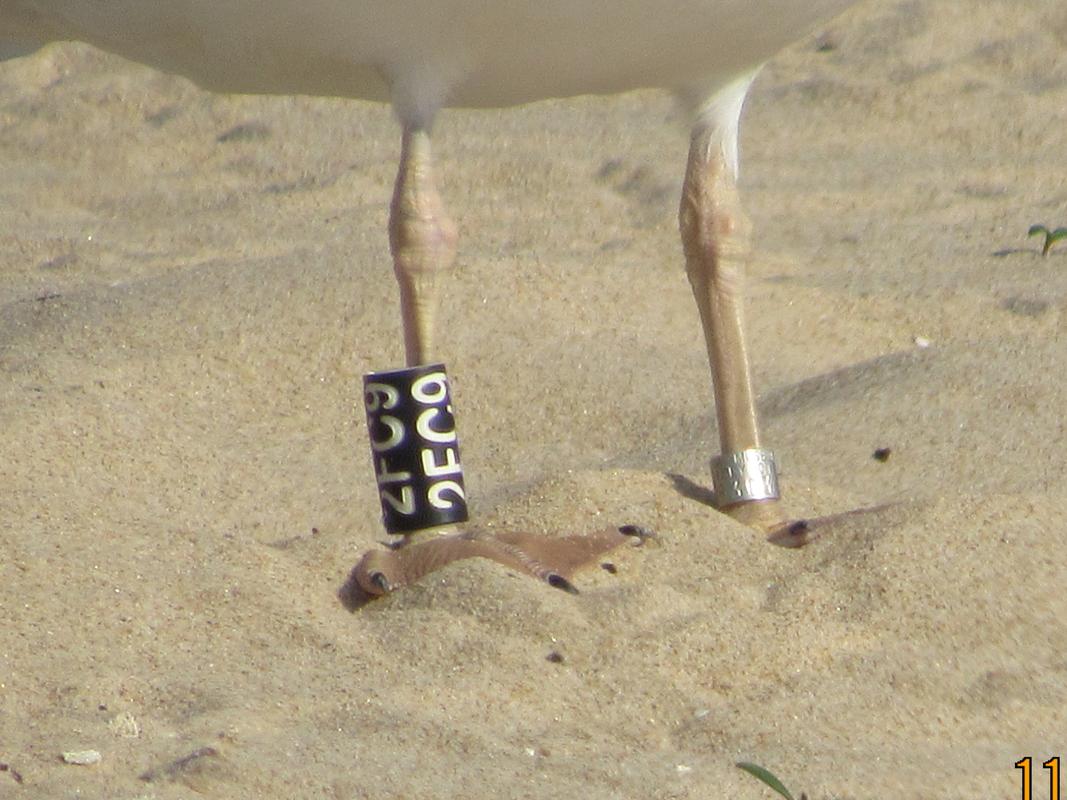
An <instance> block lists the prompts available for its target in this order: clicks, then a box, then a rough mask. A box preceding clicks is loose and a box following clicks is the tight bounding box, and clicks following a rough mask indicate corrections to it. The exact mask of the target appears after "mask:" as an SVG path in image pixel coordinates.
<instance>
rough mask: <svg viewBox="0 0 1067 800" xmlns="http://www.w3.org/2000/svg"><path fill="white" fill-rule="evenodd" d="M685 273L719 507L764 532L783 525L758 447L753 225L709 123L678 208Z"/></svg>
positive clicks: (766, 454) (766, 459)
mask: <svg viewBox="0 0 1067 800" xmlns="http://www.w3.org/2000/svg"><path fill="white" fill-rule="evenodd" d="M679 227H680V228H681V234H682V246H683V248H684V249H685V260H686V272H687V274H688V276H689V283H690V285H691V286H692V288H693V295H694V297H695V298H696V302H697V307H698V308H699V309H700V322H701V324H702V326H703V328H704V337H705V339H706V340H707V346H708V360H709V361H710V362H711V375H712V384H713V387H714V393H715V409H716V414H717V416H718V422H719V441H720V445H721V448H722V455H721V456H720V457H719V458H717V459H713V460H712V475H713V483H714V490H715V495H716V501H715V502H716V505H717V506H718V507H719V509H720V510H722V511H725V512H726V513H728V514H729V515H730V516H732V517H734V518H735V519H737V520H739V521H741V522H743V523H745V524H747V525H750V526H752V527H754V528H759V529H762V530H771V529H774V528H777V527H779V526H780V525H781V524H782V523H783V522H784V517H783V515H782V511H781V508H780V503H779V501H778V491H777V475H776V471H775V465H774V460H773V456H772V455H771V453H770V451H769V450H764V449H763V448H761V446H760V437H759V429H758V425H757V421H756V404H755V397H754V395H753V391H752V376H751V371H750V368H749V360H748V352H747V350H746V347H745V334H744V319H743V314H742V308H741V299H742V298H741V295H742V288H743V279H744V267H745V263H746V261H747V258H748V251H749V232H750V228H751V224H750V223H749V221H748V218H747V217H746V216H745V214H744V212H743V211H742V210H741V205H740V201H739V200H738V195H737V184H736V176H735V174H734V169H733V168H732V166H731V165H730V164H729V163H728V160H727V157H726V153H725V149H724V147H723V138H722V135H721V132H720V131H719V130H718V128H717V127H716V126H714V125H711V124H698V125H697V126H696V127H695V128H694V130H693V134H692V141H691V143H690V149H689V162H688V165H687V167H686V173H685V183H684V184H683V187H682V202H681V208H680V211H679Z"/></svg>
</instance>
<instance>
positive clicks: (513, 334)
mask: <svg viewBox="0 0 1067 800" xmlns="http://www.w3.org/2000/svg"><path fill="white" fill-rule="evenodd" d="M821 33H822V38H821V39H818V38H809V39H807V40H805V41H803V42H801V43H799V44H798V45H797V46H796V47H794V48H793V49H792V50H790V51H789V52H787V53H785V54H783V55H782V56H781V57H780V58H779V59H777V60H776V61H775V62H773V63H772V64H771V65H770V66H769V67H768V68H767V70H766V71H765V72H764V74H763V76H762V77H761V79H760V80H759V81H758V83H757V85H756V87H755V89H754V92H753V94H752V96H751V99H750V103H749V106H748V110H747V114H746V117H745V122H744V127H743V142H742V147H743V190H744V197H745V200H746V204H747V207H748V210H749V212H750V214H751V216H752V218H753V220H754V222H755V225H756V231H757V233H756V239H755V258H754V260H753V263H752V266H751V281H750V285H749V296H750V299H751V303H750V306H749V327H750V333H751V337H752V350H753V357H754V359H755V372H756V380H757V384H758V388H759V393H760V410H761V413H762V418H763V420H764V423H765V428H766V439H767V441H768V442H769V443H770V444H771V445H772V446H774V447H775V448H776V450H777V451H778V453H779V455H780V458H781V460H782V462H783V464H784V467H785V471H784V488H785V491H786V492H787V496H788V499H789V501H790V503H791V506H792V508H793V509H794V511H795V512H796V514H798V515H800V516H807V515H816V514H826V513H833V512H838V511H845V510H849V509H854V508H858V507H864V506H869V505H874V504H881V503H891V504H893V505H892V506H891V507H890V508H889V509H887V510H885V511H882V512H879V513H875V514H869V515H864V516H858V517H854V518H852V519H850V520H849V522H848V523H847V524H844V525H841V526H839V527H838V528H837V529H836V530H834V532H833V533H832V534H830V535H828V536H827V537H825V538H824V539H822V540H820V541H819V542H817V543H816V544H814V545H813V546H810V547H808V548H806V549H803V550H800V551H792V550H783V549H780V548H775V547H772V546H769V545H766V544H764V543H762V542H760V541H759V540H758V539H757V537H755V536H754V535H752V534H751V533H750V532H749V531H747V529H744V528H742V527H741V526H739V525H738V524H736V523H734V522H732V521H731V520H729V519H727V518H725V517H723V516H721V515H719V514H717V513H716V512H714V511H713V510H712V509H711V508H709V507H708V506H707V505H706V504H705V503H704V502H702V494H701V490H700V487H702V486H704V485H706V483H707V459H708V457H709V456H710V455H711V454H712V453H713V452H714V451H715V449H716V446H717V445H716V441H717V437H716V435H715V430H714V421H713V417H712V414H711V413H710V389H709V379H708V374H707V367H706V363H705V356H704V348H703V343H702V340H701V334H700V330H699V326H698V323H697V318H696V312H695V307H694V306H693V303H692V299H691V296H690V293H689V288H688V285H687V282H686V278H685V274H684V270H683V269H682V261H681V255H680V248H679V245H678V243H677V232H676V223H675V214H676V202H677V201H676V197H677V192H678V187H679V184H680V178H681V174H682V169H683V166H684V151H685V148H686V145H687V136H686V132H685V124H684V119H683V118H682V117H681V116H680V114H679V113H678V112H677V111H676V110H675V109H674V107H673V104H672V101H671V100H670V98H668V97H665V96H663V95H661V94H657V93H637V94H633V95H628V96H624V97H617V98H608V99H596V98H592V99H591V98H580V99H576V100H570V101H566V102H551V103H542V104H537V105H533V106H529V107H526V108H521V109H516V110H510V111H500V112H476V113H475V112H449V113H447V114H445V115H444V116H443V118H442V119H441V120H440V122H439V125H438V129H437V153H438V158H439V177H440V180H441V184H442V191H443V194H444V195H445V197H446V199H447V201H448V203H449V204H450V207H451V209H452V212H453V214H454V216H455V217H456V219H457V221H458V223H459V226H460V229H461V232H462V244H461V256H460V261H459V265H458V268H457V270H456V272H455V275H454V279H453V281H452V283H451V286H450V287H449V290H448V296H447V300H446V307H445V310H444V312H443V315H444V319H443V320H442V334H441V340H440V347H439V353H440V356H441V357H442V358H443V359H444V360H445V361H446V362H447V363H448V366H449V370H450V372H451V373H452V375H453V376H454V381H455V395H456V403H457V414H458V415H459V424H460V433H461V437H462V445H463V456H464V459H463V460H464V464H465V467H466V470H467V476H468V477H467V482H468V490H469V492H470V494H471V496H472V511H473V513H474V514H475V517H476V519H477V520H478V522H479V523H480V524H482V525H486V526H488V525H494V526H499V527H514V528H524V529H528V530H533V531H542V532H547V533H561V534H562V533H575V532H583V531H590V530H595V529H598V528H601V527H603V526H604V525H606V524H617V523H622V522H634V523H639V524H642V525H646V526H648V527H650V528H653V529H654V530H656V531H657V532H658V533H659V538H660V544H659V546H658V547H647V548H643V549H639V550H633V551H630V552H624V553H622V554H620V555H619V556H618V557H617V558H615V563H616V564H617V567H618V570H617V574H614V575H613V574H609V573H608V572H607V571H604V570H599V569H593V570H591V571H589V572H587V573H584V574H581V575H580V576H579V578H578V580H577V583H578V585H579V586H580V588H581V589H582V590H583V591H582V594H580V595H578V596H571V595H568V594H565V593H564V592H559V591H556V590H553V589H551V588H549V587H547V586H545V585H543V584H539V583H537V582H535V581H533V580H531V579H529V578H526V577H521V576H518V575H515V574H511V573H509V572H508V571H507V570H504V569H502V568H500V567H498V566H497V565H494V564H491V563H489V562H480V561H474V562H464V563H459V564H454V565H452V566H450V567H449V568H447V569H445V570H444V571H442V572H440V573H437V574H435V575H434V576H433V577H432V578H431V579H429V580H427V581H426V582H425V583H424V584H422V585H419V586H417V587H415V588H412V589H409V590H406V591H403V592H399V593H397V594H394V595H392V596H391V597H389V598H387V599H385V600H382V601H377V602H374V603H370V604H368V605H365V606H363V607H361V608H359V609H357V610H355V611H352V610H349V609H347V608H346V607H345V606H344V605H343V604H342V603H341V601H340V600H339V597H338V592H339V590H340V589H341V587H342V586H343V584H344V583H345V580H346V577H347V576H348V573H349V571H350V570H351V568H352V567H353V565H354V564H355V562H356V560H357V558H358V556H359V554H360V553H361V552H363V551H364V550H366V549H368V548H370V547H373V546H376V544H377V542H379V541H380V540H382V539H383V538H384V535H383V531H382V529H381V526H380V523H379V519H378V516H379V511H378V508H377V500H376V492H375V488H374V484H373V478H372V472H371V465H370V457H369V452H368V447H367V443H366V428H365V422H364V418H363V411H362V408H361V389H360V386H361V380H362V375H363V373H365V372H367V371H370V370H374V369H385V368H391V367H397V366H400V365H401V361H402V354H401V348H400V336H399V317H398V313H397V310H396V299H395V294H396V291H395V286H394V282H393V277H392V271H391V269H390V264H389V260H388V251H387V242H386V235H385V220H386V212H387V204H388V199H389V194H390V187H391V182H392V177H393V173H394V169H395V159H396V156H397V152H398V144H399V143H398V134H397V130H396V127H395V125H394V123H393V121H392V120H391V118H390V114H389V111H388V110H387V109H385V108H383V107H381V106H375V105H370V104H362V103H355V102H342V101H336V100H316V99H307V98H245V97H221V96H214V95H210V94H207V93H204V92H201V91H200V90H198V89H196V88H195V87H193V86H192V85H190V84H189V83H187V82H185V81H184V80H182V79H179V78H174V77H169V76H163V75H160V74H158V73H154V72H152V71H149V70H147V69H144V68H141V67H138V66H134V65H131V64H128V63H126V62H123V61H120V60H118V59H116V58H114V57H111V56H107V55H104V54H102V53H100V52H98V51H95V50H92V49H90V48H87V47H83V46H75V45H64V46H51V47H49V48H46V49H45V50H43V51H40V52H38V53H36V54H35V55H33V56H31V57H28V58H24V59H17V60H12V61H8V62H5V63H3V64H0V176H2V182H0V417H2V420H3V422H2V425H3V431H4V436H3V438H2V442H0V481H2V482H0V609H2V618H0V763H2V764H7V765H8V767H9V768H8V770H7V771H0V796H2V797H5V798H7V797H11V798H68V797H74V796H78V797H91V798H114V799H117V800H133V798H159V800H163V799H164V798H168V799H169V798H186V797H195V796H207V797H219V798H229V797H233V798H238V797H264V798H305V797H306V798H312V797H314V798H319V797H322V798H345V799H348V798H405V800H412V799H416V798H446V797H507V798H559V797H589V798H625V799H629V798H634V799H635V800H637V799H640V800H643V799H644V798H694V799H697V798H699V799H700V800H704V799H705V798H719V797H731V798H742V799H744V798H766V797H770V793H769V791H768V790H767V789H765V788H763V787H762V786H760V785H759V784H758V783H757V782H756V781H755V780H753V779H752V778H751V777H749V776H747V775H745V774H743V773H741V772H740V771H739V770H737V769H736V768H735V767H734V766H733V764H734V762H735V761H737V760H739V759H744V760H750V761H756V762H759V763H761V764H764V765H766V766H767V767H769V768H771V769H772V770H774V771H775V772H777V773H778V774H779V775H780V776H781V777H782V778H783V779H784V780H785V781H786V783H787V785H789V786H790V787H791V788H793V790H794V792H797V793H799V791H801V790H804V791H807V792H808V793H809V796H810V797H812V798H813V799H815V798H818V799H821V798H830V797H836V798H866V797H871V798H873V797H894V798H978V797H981V798H1015V797H1018V796H1019V787H1020V778H1019V772H1018V771H1017V770H1016V769H1014V768H1013V764H1014V762H1015V761H1016V760H1017V759H1019V758H1021V757H1023V756H1027V755H1029V756H1033V757H1034V758H1035V759H1036V760H1037V761H1038V762H1040V761H1043V760H1044V759H1047V758H1049V757H1052V756H1060V757H1067V647H1065V645H1067V625H1065V620H1067V592H1065V591H1064V586H1065V584H1067V581H1065V576H1067V547H1065V546H1067V525H1065V523H1064V518H1065V517H1067V487H1065V484H1064V472H1065V467H1067V454H1065V450H1064V444H1065V438H1064V409H1065V408H1067V347H1065V345H1064V336H1065V333H1067V246H1063V247H1060V248H1059V250H1058V251H1057V250H1053V252H1052V254H1051V256H1050V257H1048V258H1046V259H1042V258H1040V256H1039V255H1038V253H1037V249H1038V244H1037V242H1036V240H1027V238H1026V231H1027V228H1028V227H1029V226H1030V225H1031V224H1033V223H1038V222H1043V223H1046V224H1048V225H1067V167H1065V162H1064V159H1063V154H1064V152H1065V149H1067V55H1065V50H1067V10H1065V8H1064V5H1063V3H1062V0H1011V2H1009V1H1008V0H906V1H905V0H870V1H869V2H865V3H863V4H861V5H860V6H858V7H857V8H855V9H854V10H853V11H852V12H851V13H849V14H848V15H846V16H845V17H843V18H842V19H840V20H839V21H837V22H835V23H833V24H832V25H830V26H829V27H828V28H827V29H826V30H825V31H823V32H821ZM820 43H822V44H825V45H828V46H827V47H820V46H819V44H820ZM917 337H918V338H919V339H920V340H922V339H925V340H926V341H928V342H929V346H928V347H925V348H924V347H919V346H917V345H916V340H917ZM879 447H888V448H891V454H890V457H889V459H888V460H887V461H885V462H880V461H877V460H875V459H874V458H872V452H873V451H874V450H875V448H879ZM553 652H556V653H558V654H560V655H561V656H562V657H563V658H562V661H559V660H558V659H557V660H555V661H552V660H548V658H547V656H549V654H551V653H553ZM80 750H96V751H98V752H99V753H100V754H101V761H100V763H98V764H96V765H93V766H77V765H70V764H65V763H63V762H62V760H61V754H62V753H64V752H69V751H80ZM197 753H199V756H198V757H195V758H186V757H188V756H190V754H197ZM183 759H184V760H183ZM16 777H19V778H21V783H20V782H18V781H17V780H16ZM1035 787H1036V789H1035V796H1036V797H1038V798H1045V797H1048V788H1049V787H1048V772H1045V771H1042V770H1041V769H1040V768H1038V769H1037V774H1036V775H1035Z"/></svg>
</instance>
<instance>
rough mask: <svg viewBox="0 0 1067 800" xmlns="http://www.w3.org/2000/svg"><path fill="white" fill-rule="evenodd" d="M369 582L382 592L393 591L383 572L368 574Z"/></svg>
mask: <svg viewBox="0 0 1067 800" xmlns="http://www.w3.org/2000/svg"><path fill="white" fill-rule="evenodd" d="M370 582H371V583H373V584H374V585H375V586H377V587H378V588H379V589H381V590H382V594H389V592H391V591H393V584H391V583H389V579H388V578H387V577H385V573H383V572H374V573H372V574H371V576H370Z"/></svg>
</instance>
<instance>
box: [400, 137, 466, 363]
mask: <svg viewBox="0 0 1067 800" xmlns="http://www.w3.org/2000/svg"><path fill="white" fill-rule="evenodd" d="M456 238H457V235H456V225H455V223H454V222H452V220H451V218H449V216H448V214H447V213H446V212H445V207H444V203H443V202H442V200H441V195H440V194H438V192H437V185H436V184H435V183H434V179H433V158H432V153H431V149H430V132H429V130H428V129H427V128H424V127H418V126H410V125H405V126H404V134H403V141H402V144H401V150H400V170H399V172H398V173H397V176H396V186H395V188H394V190H393V202H392V205H391V206H390V214H389V247H390V250H391V251H392V254H393V270H394V272H395V273H396V280H397V283H398V284H399V285H400V310H401V314H402V315H403V323H404V352H405V358H406V359H407V364H408V366H412V367H413V366H417V365H419V364H426V363H428V362H429V361H430V360H431V359H432V355H431V350H432V348H433V327H434V322H435V318H436V316H437V308H438V305H439V297H440V288H441V287H440V284H441V278H442V275H444V274H446V273H447V272H448V271H449V269H450V268H451V267H452V265H453V263H454V262H455V259H456Z"/></svg>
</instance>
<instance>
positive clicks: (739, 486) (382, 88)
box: [0, 0, 855, 543]
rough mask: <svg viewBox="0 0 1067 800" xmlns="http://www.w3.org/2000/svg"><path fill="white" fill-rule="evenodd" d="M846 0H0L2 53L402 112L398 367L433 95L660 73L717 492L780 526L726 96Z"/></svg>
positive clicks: (426, 186) (516, 96)
mask: <svg viewBox="0 0 1067 800" xmlns="http://www.w3.org/2000/svg"><path fill="white" fill-rule="evenodd" d="M854 1H855V0H670V1H669V2H658V1H657V0H610V1H609V0H489V1H488V2H486V0H108V2H106V3H103V2H100V0H3V3H2V5H0V55H3V54H8V55H10V54H13V53H18V52H27V51H29V50H32V49H33V48H34V47H36V46H39V45H42V44H45V43H47V42H50V41H61V40H77V41H82V42H86V43H88V44H91V45H94V46H96V47H99V48H101V49H103V50H106V51H110V52H112V53H115V54H118V55H120V56H123V57H125V58H128V59H131V60H133V61H137V62H140V63H142V64H146V65H148V66H151V67H155V68H157V69H160V70H163V71H166V72H171V73H177V74H180V75H183V76H185V77H187V78H189V79H191V80H192V81H194V82H195V83H197V84H198V85H200V86H201V87H203V88H205V89H208V90H211V91H217V92H225V93H252V94H306V95H315V96H330V97H347V98H359V99H366V100H376V101H382V102H389V103H391V104H392V107H393V110H394V112H395V115H396V118H397V120H398V121H399V123H400V128H401V145H400V163H399V169H398V172H397V178H396V184H395V188H394V191H393V196H392V202H391V206H390V217H389V225H388V235H389V244H390V250H391V253H392V258H393V270H394V273H395V275H396V279H397V283H398V286H399V294H400V312H401V318H402V322H403V336H404V351H405V358H406V363H407V365H408V366H409V367H416V366H418V365H425V364H429V363H431V362H432V360H433V357H434V342H435V340H434V333H435V330H434V328H435V325H434V321H435V314H436V310H437V308H438V306H439V302H440V294H441V289H442V286H443V284H444V283H445V282H446V280H447V276H448V274H449V271H450V269H451V267H452V265H453V263H454V261H455V257H456V249H457V232H456V226H455V224H454V223H453V221H452V220H451V219H450V218H449V216H448V212H447V209H446V208H445V204H444V202H443V201H442V199H441V196H440V194H439V193H438V190H437V187H436V184H435V180H434V164H433V153H432V148H431V131H432V128H433V123H434V119H435V117H436V116H437V114H438V112H439V111H440V110H441V109H443V108H447V107H462V108H488V107H507V106H515V105H521V104H525V103H530V102H534V101H537V100H541V99H546V98H559V97H570V96H576V95H583V94H613V93H618V92H625V91H630V90H634V89H645V88H661V89H666V90H669V91H672V92H674V93H675V94H676V95H677V97H678V98H679V99H680V101H681V103H682V104H683V105H684V107H685V108H686V109H687V112H688V114H689V116H690V118H691V120H692V128H691V134H690V148H689V156H688V163H687V165H686V169H685V179H684V183H683V187H682V197H681V203H680V210H679V226H680V231H681V239H682V251H683V253H684V257H685V268H686V273H687V275H688V278H689V282H690V284H691V286H692V289H693V295H694V297H695V299H696V304H697V309H698V311H699V314H700V320H701V324H702V327H703V330H704V334H705V338H706V342H707V350H708V360H709V363H710V366H711V374H712V390H713V395H714V402H715V408H716V415H717V419H718V432H719V439H720V449H721V452H720V454H719V455H718V456H716V457H715V458H713V459H712V461H711V465H712V491H713V493H714V497H715V505H716V507H717V508H718V509H719V510H720V511H722V512H725V513H726V514H728V515H730V516H731V517H733V518H734V519H737V520H738V521H740V522H742V523H744V524H746V525H748V526H750V527H752V528H755V529H757V530H759V531H761V532H763V533H764V534H767V535H768V538H770V539H771V540H772V541H776V542H778V543H801V542H802V540H803V539H804V538H805V537H806V536H807V535H808V533H809V529H810V526H809V525H807V524H806V523H805V522H804V521H799V522H792V523H790V522H789V521H788V518H787V517H786V515H785V513H784V511H783V510H782V505H781V500H780V494H779V489H778V481H777V467H776V461H775V458H774V455H773V453H772V451H770V450H769V449H767V448H765V447H764V445H763V442H762V440H761V438H760V433H759V426H758V421H757V416H756V407H755V395H754V391H753V386H752V377H751V369H750V365H749V356H748V352H747V347H746V343H745V331H744V320H743V313H742V292H743V288H742V284H743V278H744V270H745V265H746V262H747V259H748V252H749V245H748V241H749V231H750V224H749V222H748V220H747V218H746V217H745V215H744V212H743V210H742V208H741V205H740V202H739V199H738V193H737V178H738V145H737V140H738V125H739V120H740V116H741V110H742V105H743V103H744V100H745V97H746V95H747V93H748V91H749V89H750V87H751V86H752V83H753V81H754V79H755V78H756V75H757V74H758V73H759V71H760V69H761V67H762V66H763V64H764V63H765V62H766V61H768V60H769V59H770V58H771V57H772V56H774V55H775V54H776V53H777V52H778V51H779V50H781V49H782V48H784V47H785V46H786V45H788V44H790V43H792V42H794V41H796V40H798V39H800V38H802V37H803V36H805V35H806V34H807V33H809V32H810V31H811V30H812V29H813V28H815V27H816V26H818V25H820V24H823V23H825V22H827V21H829V20H830V19H832V18H833V17H835V16H836V15H837V14H839V13H841V12H842V11H844V10H845V9H846V8H847V7H848V6H850V5H852V4H853V2H854Z"/></svg>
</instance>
